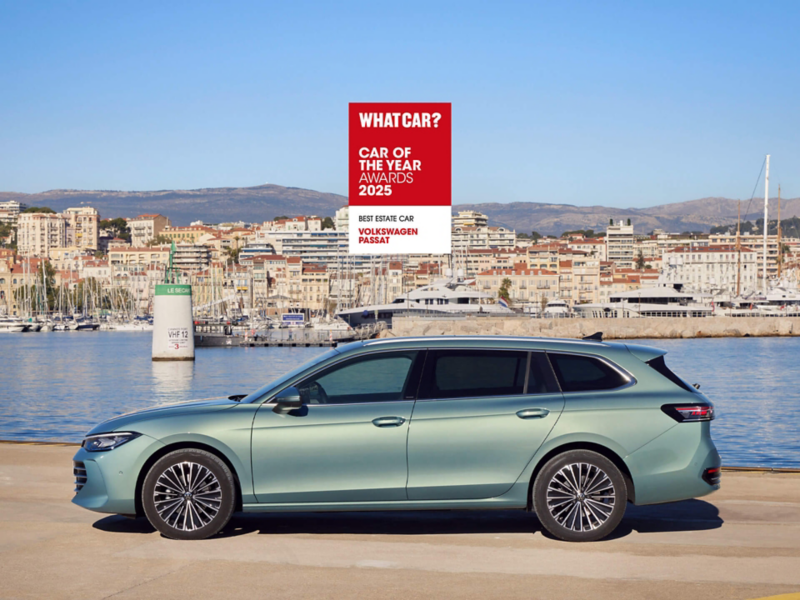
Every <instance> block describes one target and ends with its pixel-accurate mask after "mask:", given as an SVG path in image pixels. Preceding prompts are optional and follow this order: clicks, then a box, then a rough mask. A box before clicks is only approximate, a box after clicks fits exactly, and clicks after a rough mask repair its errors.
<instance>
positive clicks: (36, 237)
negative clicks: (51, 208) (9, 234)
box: [17, 213, 69, 258]
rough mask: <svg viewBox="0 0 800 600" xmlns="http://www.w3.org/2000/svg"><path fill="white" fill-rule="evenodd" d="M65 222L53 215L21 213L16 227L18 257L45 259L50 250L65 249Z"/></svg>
mask: <svg viewBox="0 0 800 600" xmlns="http://www.w3.org/2000/svg"><path fill="white" fill-rule="evenodd" d="M68 245H69V244H68V243H67V220H66V219H65V218H64V217H63V215H59V214H53V213H22V214H20V215H19V221H18V225H17V249H18V250H19V253H20V256H27V257H38V258H47V257H48V256H49V254H50V249H51V248H53V249H55V248H66V247H67V246H68Z"/></svg>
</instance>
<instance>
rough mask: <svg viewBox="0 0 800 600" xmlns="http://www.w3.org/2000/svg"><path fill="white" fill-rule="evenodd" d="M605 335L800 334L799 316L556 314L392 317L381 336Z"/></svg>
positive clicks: (636, 336)
mask: <svg viewBox="0 0 800 600" xmlns="http://www.w3.org/2000/svg"><path fill="white" fill-rule="evenodd" d="M597 331H602V332H603V339H607V340H613V339H637V338H639V339H648V338H652V339H668V338H702V337H771V336H794V335H800V317H694V318H691V317H687V318H656V317H649V318H648V317H642V318H635V319H634V318H624V319H576V318H572V319H552V318H548V319H545V318H539V319H533V318H527V317H522V316H518V317H488V316H480V317H477V316H476V317H471V316H470V317H452V318H445V317H430V318H429V317H394V318H393V319H392V329H391V330H390V331H384V332H383V333H382V334H381V337H391V336H397V337H406V336H428V335H521V336H532V337H560V338H581V337H583V336H586V335H591V334H593V333H595V332H597Z"/></svg>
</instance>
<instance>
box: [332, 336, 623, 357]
mask: <svg viewBox="0 0 800 600" xmlns="http://www.w3.org/2000/svg"><path fill="white" fill-rule="evenodd" d="M395 348H519V349H524V350H562V351H565V352H587V353H591V354H604V353H605V352H607V351H609V350H611V351H613V350H619V349H624V348H625V346H624V345H623V344H619V343H615V342H601V341H597V340H576V339H565V338H548V337H522V336H500V335H476V336H472V335H450V336H421V337H397V338H381V339H377V340H367V341H364V342H354V343H352V344H346V345H343V346H340V347H339V348H337V349H338V350H339V351H340V352H351V351H357V350H359V349H363V350H379V349H381V350H388V349H395Z"/></svg>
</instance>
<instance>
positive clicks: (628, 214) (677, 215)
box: [453, 198, 800, 235]
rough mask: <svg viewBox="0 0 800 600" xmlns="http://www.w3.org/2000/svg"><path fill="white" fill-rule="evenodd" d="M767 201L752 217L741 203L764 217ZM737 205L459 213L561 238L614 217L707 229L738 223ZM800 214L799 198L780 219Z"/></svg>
mask: <svg viewBox="0 0 800 600" xmlns="http://www.w3.org/2000/svg"><path fill="white" fill-rule="evenodd" d="M763 206H764V203H763V200H758V199H754V200H753V202H752V204H751V205H750V211H749V213H748V214H747V215H745V214H744V210H745V209H746V207H747V201H743V202H742V211H743V214H742V219H743V220H744V219H752V220H755V219H757V218H759V217H763ZM736 208H737V201H736V200H730V199H728V198H703V199H700V200H689V201H686V202H675V203H673V204H664V205H661V206H653V207H650V208H612V207H608V206H573V205H569V204H544V203H540V202H512V203H510V204H499V203H491V204H459V205H456V206H454V207H453V209H454V210H477V211H479V212H482V213H484V214H487V215H489V218H490V222H491V224H493V225H504V226H506V227H509V228H512V229H516V230H517V231H518V232H523V233H530V232H531V231H533V230H535V231H538V232H539V233H541V234H543V235H560V234H561V233H563V232H564V231H570V230H575V229H594V230H595V231H604V230H605V228H606V226H607V225H608V221H609V219H615V220H617V219H623V220H627V219H630V220H631V222H632V223H633V225H634V230H635V231H636V233H647V232H649V231H652V230H653V229H663V230H665V231H669V232H678V233H680V232H683V231H703V232H708V231H709V230H710V228H711V227H714V226H717V225H724V224H729V223H735V222H736ZM776 216H777V199H775V198H773V199H770V219H773V218H775V217H776ZM794 216H800V198H794V199H791V200H782V201H781V218H789V217H794Z"/></svg>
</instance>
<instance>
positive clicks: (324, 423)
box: [252, 351, 422, 503]
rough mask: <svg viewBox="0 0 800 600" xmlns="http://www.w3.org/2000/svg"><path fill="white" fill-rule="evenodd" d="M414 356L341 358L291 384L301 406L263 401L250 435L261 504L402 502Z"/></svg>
mask: <svg viewBox="0 0 800 600" xmlns="http://www.w3.org/2000/svg"><path fill="white" fill-rule="evenodd" d="M418 354H419V353H418V352H416V351H393V352H380V353H370V354H367V355H361V356H358V357H354V358H350V359H345V360H344V361H342V362H340V363H336V364H334V365H332V366H329V367H327V368H325V369H323V370H322V371H319V372H317V373H314V374H312V375H310V376H308V377H306V378H305V379H302V380H301V381H299V382H297V383H296V384H295V386H294V387H296V388H297V389H298V391H299V392H300V397H301V399H302V402H303V405H302V407H300V408H297V409H295V410H292V411H290V412H288V413H284V414H281V413H280V411H278V412H276V411H274V410H273V408H274V406H273V405H272V404H271V403H270V402H266V403H265V404H263V405H262V406H261V408H260V409H259V410H258V412H257V413H256V416H255V419H254V421H253V438H252V454H253V456H252V459H253V482H254V486H255V494H256V497H257V498H258V501H259V503H296V502H379V501H393V500H406V490H405V486H406V481H407V477H408V463H407V458H406V443H407V437H408V423H409V419H410V418H411V411H412V408H413V406H414V397H415V393H416V389H417V384H418V380H419V373H420V370H421V364H419V363H417V358H418ZM419 358H422V357H421V356H419ZM415 365H416V366H415Z"/></svg>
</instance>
